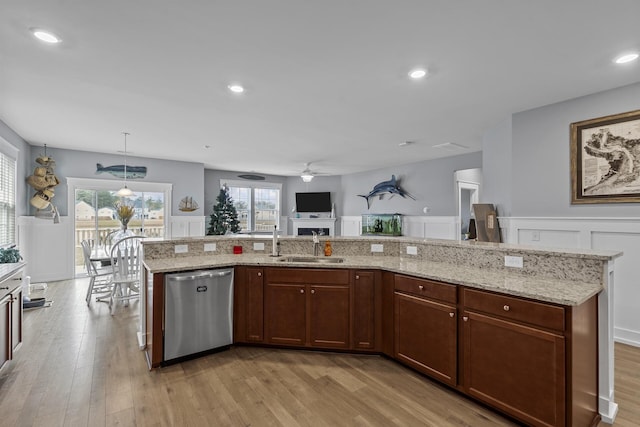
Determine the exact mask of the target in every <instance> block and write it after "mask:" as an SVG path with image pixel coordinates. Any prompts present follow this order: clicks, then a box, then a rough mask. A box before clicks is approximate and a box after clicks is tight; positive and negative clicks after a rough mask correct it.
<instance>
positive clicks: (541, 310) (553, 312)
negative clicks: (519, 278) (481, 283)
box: [463, 288, 564, 331]
mask: <svg viewBox="0 0 640 427" xmlns="http://www.w3.org/2000/svg"><path fill="white" fill-rule="evenodd" d="M463 294H464V307H465V309H469V310H476V311H482V312H485V313H489V314H493V315H496V316H500V317H504V318H507V319H513V320H517V321H520V322H525V323H530V324H532V325H537V326H540V327H543V328H549V329H556V330H559V331H563V330H564V309H563V308H562V307H556V306H553V305H549V304H544V303H539V302H534V301H527V300H524V299H521V298H516V297H509V296H506V295H499V294H492V293H488V292H483V291H476V290H473V289H466V288H465V289H464V291H463Z"/></svg>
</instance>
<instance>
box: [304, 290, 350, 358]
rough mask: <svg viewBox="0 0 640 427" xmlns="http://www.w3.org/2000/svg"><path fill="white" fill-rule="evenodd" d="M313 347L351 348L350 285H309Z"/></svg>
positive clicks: (310, 326)
mask: <svg viewBox="0 0 640 427" xmlns="http://www.w3.org/2000/svg"><path fill="white" fill-rule="evenodd" d="M308 288H309V337H310V341H311V342H310V344H311V346H312V347H323V348H349V286H346V285H309V286H308Z"/></svg>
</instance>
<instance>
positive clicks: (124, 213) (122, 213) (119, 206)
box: [113, 201, 135, 243]
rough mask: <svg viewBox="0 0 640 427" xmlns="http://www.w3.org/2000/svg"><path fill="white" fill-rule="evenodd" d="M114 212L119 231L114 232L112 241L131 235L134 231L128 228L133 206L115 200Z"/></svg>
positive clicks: (133, 212)
mask: <svg viewBox="0 0 640 427" xmlns="http://www.w3.org/2000/svg"><path fill="white" fill-rule="evenodd" d="M114 208H115V214H116V218H117V219H118V221H120V231H118V232H117V233H115V234H114V236H113V242H114V243H115V242H117V241H118V240H120V239H123V238H125V237H128V236H133V235H135V233H134V232H133V231H131V230H129V221H131V218H133V215H134V214H135V211H134V209H133V206H131V205H129V204H127V203H126V202H124V201H117V202H116V203H115V204H114Z"/></svg>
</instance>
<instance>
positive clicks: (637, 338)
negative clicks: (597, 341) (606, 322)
mask: <svg viewBox="0 0 640 427" xmlns="http://www.w3.org/2000/svg"><path fill="white" fill-rule="evenodd" d="M613 340H614V341H615V342H619V343H622V344H627V345H632V346H634V347H640V332H638V331H632V330H630V329H624V328H615V327H614V328H613Z"/></svg>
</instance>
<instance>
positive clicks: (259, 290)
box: [245, 267, 264, 342]
mask: <svg viewBox="0 0 640 427" xmlns="http://www.w3.org/2000/svg"><path fill="white" fill-rule="evenodd" d="M245 277H246V281H247V282H246V288H247V289H246V292H247V294H246V298H247V300H246V303H247V304H246V310H247V312H246V316H247V317H246V322H247V341H249V342H262V341H263V340H264V287H263V284H264V274H263V271H262V268H255V267H247V271H246V276H245Z"/></svg>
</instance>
